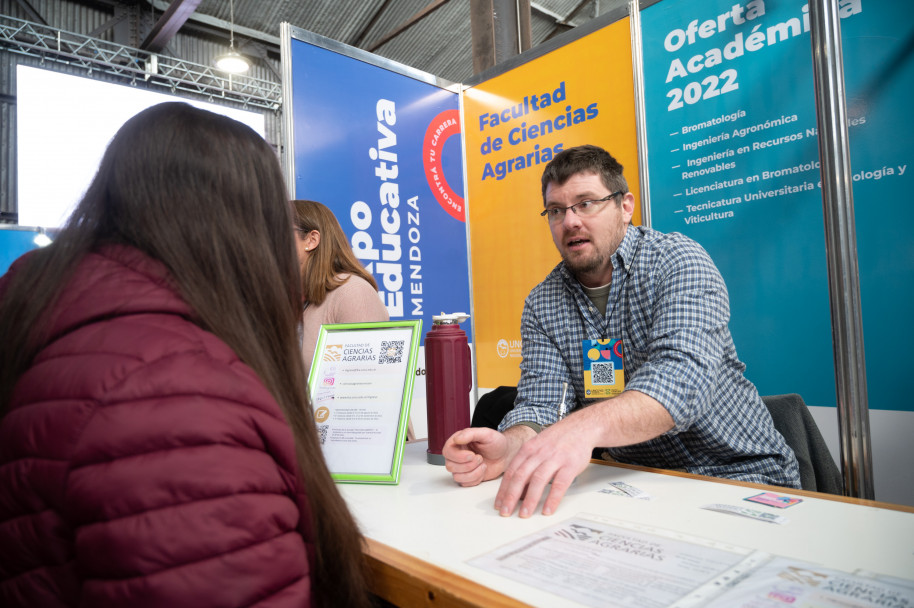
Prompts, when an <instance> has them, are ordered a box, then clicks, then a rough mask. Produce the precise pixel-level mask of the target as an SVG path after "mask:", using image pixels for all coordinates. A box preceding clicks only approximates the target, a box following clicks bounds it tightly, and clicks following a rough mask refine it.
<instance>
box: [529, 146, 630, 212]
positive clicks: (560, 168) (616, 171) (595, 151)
mask: <svg viewBox="0 0 914 608" xmlns="http://www.w3.org/2000/svg"><path fill="white" fill-rule="evenodd" d="M578 173H595V174H597V175H599V176H600V179H601V180H602V181H603V185H604V186H606V188H607V189H608V190H609V191H610V192H615V191H616V190H621V191H622V192H628V183H627V182H626V181H625V177H624V176H623V175H622V165H621V164H619V161H617V160H616V159H615V158H613V157H612V155H611V154H610V153H609V152H607V151H606V150H604V149H603V148H601V147H599V146H591V145H585V146H576V147H574V148H568V149H567V150H562V151H561V152H559V153H558V154H556V155H555V158H553V159H552V160H551V161H549V164H548V165H546V168H545V169H544V170H543V204H544V205H545V204H546V186H548V185H549V184H550V183H555V184H556V185H558V186H561V185H562V184H564V183H565V182H566V181H568V179H569V178H571V176H573V175H577V174H578Z"/></svg>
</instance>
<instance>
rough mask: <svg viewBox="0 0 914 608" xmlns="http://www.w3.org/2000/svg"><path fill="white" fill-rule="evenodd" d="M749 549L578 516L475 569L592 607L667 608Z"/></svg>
mask: <svg viewBox="0 0 914 608" xmlns="http://www.w3.org/2000/svg"><path fill="white" fill-rule="evenodd" d="M750 554H751V551H749V550H748V549H744V548H740V547H733V546H729V545H722V544H720V543H712V542H711V541H706V540H703V539H698V538H693V537H688V536H686V535H681V534H676V533H672V532H665V531H658V530H653V529H646V528H643V527H640V526H634V525H630V524H625V523H623V522H613V521H612V520H607V519H605V518H602V517H599V516H596V515H587V516H582V515H578V516H576V517H575V518H573V519H570V520H567V521H564V522H562V523H560V524H558V525H556V526H552V527H550V528H546V529H545V530H542V531H540V532H538V533H536V534H533V535H530V536H526V537H524V538H521V539H519V540H517V541H515V542H513V543H511V544H509V545H506V546H503V547H500V548H499V549H497V550H495V551H492V552H490V553H487V554H485V555H481V556H479V557H476V558H473V559H471V560H469V561H468V563H469V564H470V565H472V566H475V567H478V568H482V569H484V570H485V571H487V572H490V573H493V574H498V575H500V576H504V577H506V578H510V579H512V580H515V581H518V582H520V583H523V584H525V585H529V586H531V587H535V588H538V589H541V590H543V591H548V592H550V593H554V594H555V595H557V596H559V597H562V598H567V599H570V600H573V601H575V602H578V603H580V604H582V605H585V606H594V607H598V606H599V607H604V608H605V607H612V608H615V607H626V608H628V607H631V608H660V607H665V606H669V605H670V604H672V603H674V602H675V601H677V600H678V599H680V598H682V597H684V596H686V595H687V594H689V593H690V592H691V591H693V590H694V589H696V588H698V587H700V586H702V585H704V584H705V583H707V582H708V581H710V580H712V579H714V578H716V577H718V576H719V575H720V574H722V573H724V572H726V571H733V569H734V568H735V567H736V566H737V565H738V564H740V563H741V562H743V561H744V560H745V559H746V558H747V557H748V556H749V555H750Z"/></svg>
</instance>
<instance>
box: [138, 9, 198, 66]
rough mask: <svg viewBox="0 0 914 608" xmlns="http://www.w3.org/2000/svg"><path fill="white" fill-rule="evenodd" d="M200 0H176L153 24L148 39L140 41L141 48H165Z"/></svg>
mask: <svg viewBox="0 0 914 608" xmlns="http://www.w3.org/2000/svg"><path fill="white" fill-rule="evenodd" d="M199 4H200V0H174V2H172V3H171V4H170V5H169V6H168V10H166V11H165V12H164V13H162V16H161V17H159V20H158V21H156V24H155V25H154V26H152V30H150V32H149V34H148V35H147V36H146V39H145V40H143V42H141V43H140V49H142V50H144V51H149V52H151V53H159V52H161V51H162V49H164V48H165V45H167V44H168V43H169V42H170V41H171V39H172V38H174V37H175V34H177V33H178V30H180V29H181V26H183V25H184V23H185V22H186V21H187V19H188V18H189V17H190V16H191V15H192V14H194V11H196V10H197V6H199Z"/></svg>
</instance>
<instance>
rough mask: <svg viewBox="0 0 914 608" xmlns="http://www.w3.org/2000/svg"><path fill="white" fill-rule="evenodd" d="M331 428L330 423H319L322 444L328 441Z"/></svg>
mask: <svg viewBox="0 0 914 608" xmlns="http://www.w3.org/2000/svg"><path fill="white" fill-rule="evenodd" d="M329 430H330V425H329V424H319V425H318V426H317V437H318V439H320V440H321V445H324V443H325V442H326V441H327V432H328V431H329Z"/></svg>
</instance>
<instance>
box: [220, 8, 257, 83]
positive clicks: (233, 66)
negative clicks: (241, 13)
mask: <svg viewBox="0 0 914 608" xmlns="http://www.w3.org/2000/svg"><path fill="white" fill-rule="evenodd" d="M229 11H230V13H229V14H230V19H231V21H230V22H229V23H230V28H229V52H228V53H226V54H225V55H219V56H218V57H216V67H217V68H218V69H220V70H222V71H223V72H228V73H229V74H240V73H241V72H247V71H248V69H250V67H251V61H250V59H248V58H247V57H245V56H244V55H242V54H241V53H239V52H238V51H236V50H235V0H231V2H230V3H229Z"/></svg>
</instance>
